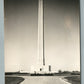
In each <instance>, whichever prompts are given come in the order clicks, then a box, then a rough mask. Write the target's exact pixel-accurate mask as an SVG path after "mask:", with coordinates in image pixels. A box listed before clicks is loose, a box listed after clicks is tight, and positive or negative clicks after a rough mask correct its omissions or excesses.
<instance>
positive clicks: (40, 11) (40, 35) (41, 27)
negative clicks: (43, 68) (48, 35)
mask: <svg viewBox="0 0 84 84" xmlns="http://www.w3.org/2000/svg"><path fill="white" fill-rule="evenodd" d="M38 1H39V2H38V56H39V57H40V58H41V57H42V60H43V61H42V65H45V56H44V13H43V11H44V7H43V0H38ZM40 62H41V61H40Z"/></svg>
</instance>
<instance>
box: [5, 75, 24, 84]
mask: <svg viewBox="0 0 84 84" xmlns="http://www.w3.org/2000/svg"><path fill="white" fill-rule="evenodd" d="M22 81H24V78H22V77H5V84H20V83H21V82H22Z"/></svg>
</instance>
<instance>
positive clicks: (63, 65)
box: [4, 0, 80, 71]
mask: <svg viewBox="0 0 84 84" xmlns="http://www.w3.org/2000/svg"><path fill="white" fill-rule="evenodd" d="M4 10H5V28H4V32H5V71H18V70H20V69H22V70H28V71H30V70H31V67H34V68H35V67H36V66H37V61H38V60H37V54H38V53H37V50H38V49H37V48H38V0H5V7H4ZM79 26H80V25H79V0H44V31H45V38H44V39H45V44H44V45H45V58H46V59H45V60H46V67H48V65H51V66H52V70H53V71H57V70H59V69H62V70H70V71H72V70H80V35H79V30H80V27H79Z"/></svg>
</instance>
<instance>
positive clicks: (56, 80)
mask: <svg viewBox="0 0 84 84" xmlns="http://www.w3.org/2000/svg"><path fill="white" fill-rule="evenodd" d="M23 78H24V79H25V80H24V81H23V82H21V83H20V84H71V83H68V82H66V81H64V80H63V79H62V78H61V77H58V76H23Z"/></svg>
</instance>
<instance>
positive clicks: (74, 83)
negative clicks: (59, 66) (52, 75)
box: [65, 75, 80, 84]
mask: <svg viewBox="0 0 84 84" xmlns="http://www.w3.org/2000/svg"><path fill="white" fill-rule="evenodd" d="M65 78H66V79H68V81H69V82H70V83H71V84H80V76H79V75H77V76H75V75H74V76H69V77H65Z"/></svg>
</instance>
